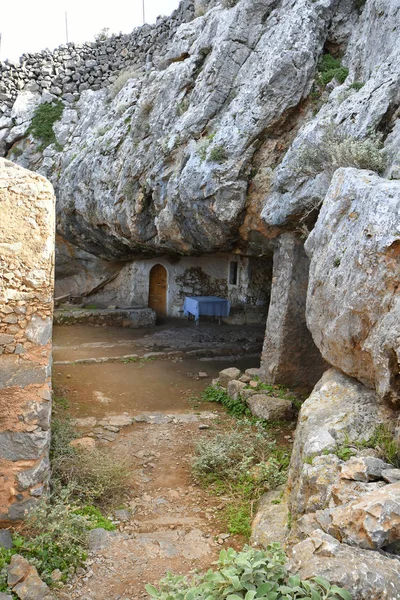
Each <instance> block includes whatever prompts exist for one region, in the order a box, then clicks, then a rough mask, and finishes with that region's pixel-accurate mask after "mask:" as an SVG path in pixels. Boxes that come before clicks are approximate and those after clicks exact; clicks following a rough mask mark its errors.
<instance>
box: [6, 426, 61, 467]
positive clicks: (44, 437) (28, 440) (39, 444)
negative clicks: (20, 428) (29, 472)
mask: <svg viewBox="0 0 400 600" xmlns="http://www.w3.org/2000/svg"><path fill="white" fill-rule="evenodd" d="M49 442H50V434H49V432H48V431H41V430H38V431H34V432H33V433H22V432H16V431H1V432H0V456H2V457H3V458H4V459H5V460H11V461H18V460H36V459H39V458H41V456H42V454H43V452H44V450H45V449H46V448H47V447H48V444H49Z"/></svg>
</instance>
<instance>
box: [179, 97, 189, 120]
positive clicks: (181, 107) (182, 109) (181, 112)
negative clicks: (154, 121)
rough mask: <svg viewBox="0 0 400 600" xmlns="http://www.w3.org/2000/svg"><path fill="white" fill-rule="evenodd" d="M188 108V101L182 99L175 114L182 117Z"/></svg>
mask: <svg viewBox="0 0 400 600" xmlns="http://www.w3.org/2000/svg"><path fill="white" fill-rule="evenodd" d="M188 108H189V99H188V98H184V99H183V100H182V102H179V104H178V106H177V109H176V112H177V113H178V115H179V116H182V115H184V114H185V112H187V110H188Z"/></svg>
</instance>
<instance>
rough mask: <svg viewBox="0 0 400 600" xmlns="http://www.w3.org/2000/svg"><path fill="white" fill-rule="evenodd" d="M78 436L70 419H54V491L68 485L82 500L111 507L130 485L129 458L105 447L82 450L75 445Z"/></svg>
mask: <svg viewBox="0 0 400 600" xmlns="http://www.w3.org/2000/svg"><path fill="white" fill-rule="evenodd" d="M76 437H77V435H76V433H75V430H74V426H73V424H72V421H71V419H69V418H65V419H54V420H53V423H52V439H51V448H50V458H51V465H52V486H53V488H54V490H55V491H58V490H60V489H62V488H63V487H64V486H68V487H69V490H70V492H71V494H72V496H73V497H74V498H75V499H79V500H80V501H81V502H83V503H85V504H86V503H89V504H90V503H95V504H98V505H99V506H109V505H112V504H113V503H116V502H117V501H118V500H119V499H120V498H121V496H122V495H123V494H124V492H125V491H126V490H127V488H128V487H129V478H130V472H129V467H128V459H127V458H117V457H115V456H114V455H113V454H112V453H110V451H109V450H108V449H106V448H94V449H91V450H89V451H88V450H83V449H79V448H75V447H72V446H71V445H70V443H71V441H72V440H73V439H75V438H76Z"/></svg>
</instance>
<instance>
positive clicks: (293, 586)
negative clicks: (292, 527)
mask: <svg viewBox="0 0 400 600" xmlns="http://www.w3.org/2000/svg"><path fill="white" fill-rule="evenodd" d="M286 562H287V557H286V555H285V553H284V552H283V550H282V549H281V548H280V546H279V544H271V545H270V546H268V548H267V549H266V550H256V549H254V548H250V547H249V546H245V547H244V549H243V551H242V552H236V551H235V550H234V549H233V548H229V549H227V550H222V551H221V553H220V556H219V560H218V562H217V563H216V566H217V568H216V570H214V571H213V570H211V569H210V570H209V571H207V573H204V574H202V575H193V576H192V577H191V578H190V579H189V578H188V577H183V576H181V575H177V576H175V575H173V574H172V573H168V574H167V576H166V577H165V578H164V579H163V580H162V581H161V582H160V586H159V589H157V588H156V587H154V586H152V585H147V586H146V590H147V592H148V594H150V596H151V597H152V598H156V599H158V600H254V599H259V600H295V599H303V600H307V599H308V600H351V595H350V594H349V592H347V591H346V590H344V589H343V588H339V587H337V586H335V585H331V584H330V583H329V582H328V581H326V580H325V579H323V578H322V577H315V578H313V579H310V580H308V581H302V580H301V579H300V577H298V576H296V575H289V573H288V571H287V569H286V567H285V563H286Z"/></svg>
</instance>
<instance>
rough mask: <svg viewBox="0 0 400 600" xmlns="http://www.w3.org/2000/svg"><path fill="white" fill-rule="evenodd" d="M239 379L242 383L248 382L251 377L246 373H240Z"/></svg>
mask: <svg viewBox="0 0 400 600" xmlns="http://www.w3.org/2000/svg"><path fill="white" fill-rule="evenodd" d="M239 381H241V382H242V383H249V382H250V381H251V377H249V376H248V375H242V376H241V377H239Z"/></svg>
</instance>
